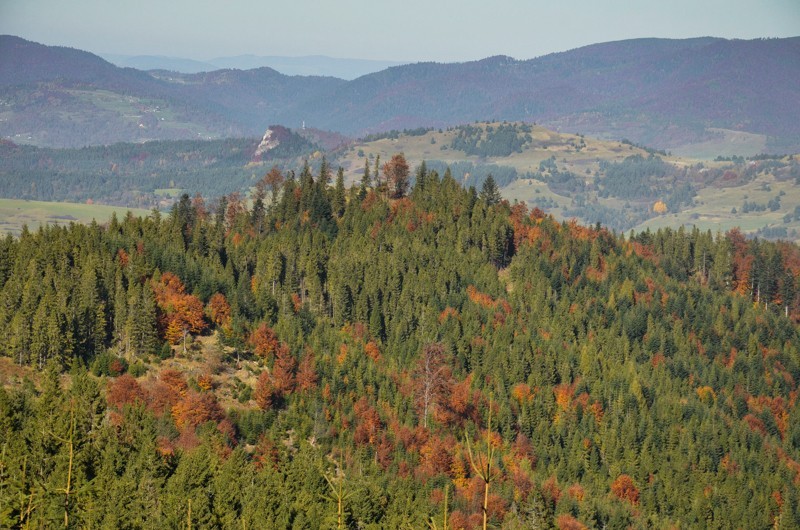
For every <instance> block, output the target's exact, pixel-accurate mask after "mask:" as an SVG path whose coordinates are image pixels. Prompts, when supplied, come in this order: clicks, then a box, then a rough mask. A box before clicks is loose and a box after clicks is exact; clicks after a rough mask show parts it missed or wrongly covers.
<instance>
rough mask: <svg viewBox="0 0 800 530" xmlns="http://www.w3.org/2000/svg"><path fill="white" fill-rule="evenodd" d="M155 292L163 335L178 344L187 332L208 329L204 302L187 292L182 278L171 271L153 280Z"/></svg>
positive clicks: (199, 331) (198, 331) (200, 331)
mask: <svg viewBox="0 0 800 530" xmlns="http://www.w3.org/2000/svg"><path fill="white" fill-rule="evenodd" d="M153 293H154V294H155V297H156V303H157V304H158V308H159V310H160V314H159V324H160V329H161V333H162V336H163V337H164V338H165V339H166V340H167V341H169V342H170V343H172V344H178V343H179V342H180V341H181V340H182V339H183V338H184V337H185V335H186V334H187V333H202V332H203V331H204V330H205V329H206V326H207V324H206V321H205V318H204V315H203V303H202V302H201V301H200V299H199V298H197V297H196V296H193V295H191V294H187V293H186V288H185V287H184V285H183V283H182V282H181V280H180V279H179V278H178V277H177V276H175V275H174V274H173V273H171V272H165V273H163V274H162V275H161V278H160V279H159V281H155V280H154V281H153Z"/></svg>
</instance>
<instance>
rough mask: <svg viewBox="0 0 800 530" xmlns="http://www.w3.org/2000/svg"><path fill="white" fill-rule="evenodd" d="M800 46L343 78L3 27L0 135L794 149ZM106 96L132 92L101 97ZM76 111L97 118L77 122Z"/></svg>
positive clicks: (668, 44) (610, 46)
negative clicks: (103, 52)
mask: <svg viewBox="0 0 800 530" xmlns="http://www.w3.org/2000/svg"><path fill="white" fill-rule="evenodd" d="M798 57H800V38H798V37H796V38H789V39H769V40H750V41H743V40H733V41H731V40H724V39H718V38H711V37H704V38H695V39H684V40H668V39H636V40H627V41H619V42H610V43H603V44H596V45H592V46H586V47H583V48H578V49H576V50H570V51H566V52H562V53H554V54H550V55H547V56H543V57H539V58H536V59H530V60H525V61H519V60H515V59H512V58H510V57H504V56H496V57H490V58H486V59H482V60H480V61H472V62H466V63H453V64H439V63H417V64H408V65H402V66H395V67H390V68H387V69H385V70H382V71H380V72H376V73H372V74H368V75H364V76H361V77H359V78H357V79H354V80H352V81H345V80H342V79H337V78H333V77H322V76H313V77H312V76H287V75H284V74H280V73H278V72H277V71H275V70H272V69H269V68H266V67H262V68H259V69H254V70H244V71H243V70H220V71H214V72H207V73H201V74H176V73H166V72H164V71H158V72H151V73H144V72H140V71H135V70H132V69H123V68H117V67H114V66H113V65H111V64H110V63H108V62H106V61H104V60H102V59H100V58H99V57H97V56H94V55H91V54H89V53H86V52H80V51H77V50H70V49H66V48H57V47H46V46H41V45H37V44H34V43H29V42H27V41H24V40H22V39H19V38H16V37H2V38H0V86H2V87H3V89H2V90H3V94H4V96H3V99H4V100H5V101H6V102H7V104H6V105H5V109H4V111H3V113H2V114H3V121H2V122H0V123H2V125H0V134H2V135H3V136H5V137H7V138H10V139H12V140H14V141H17V142H27V143H36V144H39V145H50V146H60V145H84V144H92V143H106V142H108V141H109V138H111V139H119V140H132V141H136V140H144V139H151V138H153V139H163V138H198V137H225V136H231V135H237V134H248V135H249V134H252V135H260V134H262V133H263V130H264V129H265V127H266V124H269V123H284V124H286V125H288V126H298V125H300V124H301V123H303V122H304V121H305V122H306V123H307V124H308V125H309V126H313V127H316V128H319V129H328V130H333V131H337V132H340V133H344V134H347V135H352V136H359V135H363V134H365V133H371V132H380V131H386V130H390V129H402V128H412V127H420V126H434V127H443V126H449V125H455V124H460V123H465V122H469V121H474V120H487V119H499V120H515V121H527V122H536V123H539V124H542V125H546V126H548V127H550V128H554V129H557V130H563V131H566V132H580V133H584V134H591V135H596V136H600V137H606V138H617V139H620V138H627V139H629V140H632V141H635V142H637V143H642V144H647V145H651V146H654V147H657V148H662V149H672V148H678V147H681V146H685V145H687V144H697V143H700V142H708V141H709V140H712V139H714V138H719V137H721V136H722V135H724V134H726V133H725V131H735V132H744V133H750V134H754V135H758V136H761V137H763V142H765V145H766V147H765V150H767V151H770V152H776V151H780V152H790V151H796V150H798V149H800V83H798V80H800V61H798V60H797V58H798ZM76 87H77V88H80V90H81V93H80V94H78V96H80V97H79V98H78V99H79V102H80V103H81V104H80V105H77V104H76V103H75V101H74V98H75V97H76V94H75V93H74V91H75V90H76ZM43 91H47V94H48V95H47V97H43V96H42V94H43ZM102 91H106V92H110V93H111V94H108V93H101V92H102ZM101 96H103V97H105V98H106V99H108V98H111V99H114V98H115V97H116V98H117V100H119V99H120V98H122V99H125V98H127V99H125V100H124V101H117V100H115V101H114V102H112V103H108V102H106V103H103V102H101V101H98V100H99V99H103V98H102V97H101ZM126 102H127V103H126ZM125 105H133V106H134V107H136V106H138V107H142V108H145V109H156V108H158V112H160V113H161V114H160V115H159V116H158V119H157V120H155V121H153V120H151V121H150V122H141V121H138V122H135V123H134V121H135V120H131V118H130V116H132V115H138V114H135V113H134V112H132V110H135V109H131V108H127V107H125ZM123 107H125V108H123ZM65 111H66V114H65ZM154 112H155V111H154ZM115 113H116V114H115ZM126 116H128V117H127V118H126ZM162 118H163V119H162ZM100 119H102V120H103V121H102V123H101V124H100V127H99V128H100V129H101V130H104V129H107V128H109V125H108V124H115V125H113V127H115V128H116V129H119V130H118V132H117V133H116V134H112V135H110V136H109V134H104V135H102V136H99V135H97V134H95V131H96V130H97V129H98V127H97V124H96V123H95V122H98V121H99V120H100ZM75 121H77V122H79V123H86V125H87V126H86V127H75V126H74V122H75ZM90 124H93V125H90Z"/></svg>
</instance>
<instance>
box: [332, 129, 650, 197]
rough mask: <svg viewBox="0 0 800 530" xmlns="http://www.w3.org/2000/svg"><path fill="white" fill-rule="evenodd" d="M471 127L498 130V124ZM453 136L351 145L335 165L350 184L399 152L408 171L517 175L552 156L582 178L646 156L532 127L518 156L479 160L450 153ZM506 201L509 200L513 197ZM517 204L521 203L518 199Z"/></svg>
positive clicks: (634, 149) (441, 134)
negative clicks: (466, 167) (436, 166)
mask: <svg viewBox="0 0 800 530" xmlns="http://www.w3.org/2000/svg"><path fill="white" fill-rule="evenodd" d="M475 125H476V126H477V125H480V126H483V127H485V126H487V125H492V126H494V127H498V126H499V125H501V123H499V122H496V123H489V124H485V123H484V124H475ZM456 134H457V132H456V131H455V130H450V131H448V130H442V131H441V132H439V131H438V130H435V129H434V130H433V131H429V132H427V133H425V134H423V135H420V136H400V137H399V138H397V139H389V138H384V139H381V140H376V141H373V142H364V143H357V144H353V145H352V146H351V147H350V148H349V149H348V150H347V152H345V153H344V154H343V155H342V156H341V157H340V158H339V164H340V165H341V166H342V168H343V169H344V170H345V181H346V182H348V183H351V182H357V181H358V180H360V178H361V175H362V174H363V170H364V160H365V158H368V159H369V160H370V163H371V164H370V171H372V169H373V166H372V164H374V160H375V157H376V156H378V155H380V157H381V161H383V162H385V161H387V160H389V158H391V157H392V155H394V154H396V153H400V152H402V153H403V154H404V155H405V157H406V160H407V161H408V163H409V165H410V166H411V167H412V168H415V167H416V166H418V165H419V164H420V163H421V162H422V161H423V160H442V161H445V162H460V161H469V162H473V163H475V164H496V165H498V166H509V167H513V168H514V169H516V170H517V172H519V173H520V174H525V173H527V172H535V171H538V169H539V163H540V162H542V161H543V160H546V159H548V158H550V157H553V156H555V157H556V160H557V162H558V165H559V168H561V169H568V170H570V171H573V172H575V173H580V174H586V171H587V170H589V173H594V171H596V170H597V169H598V167H599V162H600V160H607V161H610V162H611V161H622V160H623V159H625V158H626V157H628V156H631V155H635V154H640V155H642V156H647V152H646V151H644V150H642V149H639V148H638V147H634V146H631V145H625V144H622V143H620V142H615V141H606V140H598V139H595V138H589V137H580V136H578V135H576V134H565V133H558V132H555V131H551V130H549V129H545V128H544V127H539V126H536V125H534V126H532V131H531V136H532V137H533V143H532V144H531V145H528V146H526V147H525V149H523V150H522V152H521V153H512V154H511V155H510V156H505V157H492V158H482V157H478V156H470V155H467V154H466V153H464V152H462V151H457V150H454V149H452V148H451V147H450V144H451V143H452V141H453V139H454V138H455V136H456ZM581 140H583V141H584V142H585V143H586V147H583V148H581V149H577V148H576V146H577V145H578V144H580V142H581ZM359 153H361V156H359ZM510 198H511V199H512V200H513V199H514V198H516V197H510ZM520 200H522V199H521V198H520Z"/></svg>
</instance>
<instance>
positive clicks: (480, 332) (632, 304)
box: [0, 155, 800, 530]
mask: <svg viewBox="0 0 800 530" xmlns="http://www.w3.org/2000/svg"><path fill="white" fill-rule="evenodd" d="M392 164H393V167H394V168H395V169H396V171H394V172H393V173H392V175H393V178H394V179H395V180H394V182H393V184H394V183H397V182H401V181H402V180H403V179H404V178H405V176H406V175H405V172H404V170H403V168H404V167H406V166H405V163H404V162H403V160H402V157H400V156H399V155H397V157H393V161H392ZM282 177H285V180H284V179H283V178H282ZM330 177H332V174H331V171H330V168H329V167H326V166H322V167H320V169H319V170H312V169H311V168H310V167H308V166H305V165H304V166H302V167H297V168H295V173H292V172H288V171H287V172H285V173H280V172H278V173H273V174H271V175H270V177H269V179H267V180H266V181H265V184H266V186H267V187H265V188H261V192H262V193H261V195H259V199H256V200H255V201H253V203H252V205H251V204H248V203H247V202H245V201H243V200H241V197H240V196H236V195H231V196H228V197H227V198H226V199H225V200H224V201H221V202H220V203H219V204H218V205H217V206H216V207H215V208H210V205H208V204H206V203H205V202H204V201H203V200H202V198H194V199H190V198H189V197H182V198H181V199H180V200H178V201H177V202H176V203H175V204H174V207H173V208H172V209H171V211H170V213H169V214H168V215H162V214H159V213H158V212H154V213H152V214H151V215H149V216H148V217H146V218H138V217H135V216H133V215H131V216H126V217H125V218H124V219H116V218H115V219H112V220H111V221H110V222H109V223H107V224H98V223H93V224H91V225H88V226H84V225H70V226H68V227H61V226H51V227H45V228H43V229H41V230H37V231H30V232H25V233H23V234H22V235H21V236H20V237H19V238H12V237H7V238H3V239H0V357H3V359H2V360H0V440H3V442H4V443H3V451H2V455H3V456H2V464H3V465H2V469H0V479H2V480H1V481H0V498H1V499H16V500H17V502H7V503H4V504H3V505H2V506H3V509H2V510H0V525H2V526H4V527H14V526H27V525H28V524H29V523H32V525H33V526H36V527H56V526H61V525H64V522H65V521H68V524H67V525H65V526H76V527H84V526H85V527H92V528H95V527H101V526H109V527H114V528H121V527H137V526H141V527H148V526H149V527H152V528H178V527H181V526H183V525H186V527H188V526H192V527H203V528H226V529H227V528H230V529H235V528H242V527H246V528H252V527H264V528H274V529H287V530H288V529H295V528H319V527H321V528H326V527H327V528H335V527H346V528H358V527H362V528H425V527H426V526H428V525H430V526H434V524H435V525H437V526H438V525H440V523H441V526H446V527H449V528H452V529H456V528H459V529H470V530H473V529H476V528H481V527H482V526H483V525H482V522H483V519H484V517H485V518H486V519H487V523H488V524H489V525H491V527H493V528H502V529H503V530H517V529H521V528H530V527H532V526H535V525H541V526H545V527H547V528H561V529H567V528H570V529H582V528H603V527H606V528H620V529H622V528H630V527H634V528H640V527H655V528H672V527H691V528H694V527H704V526H707V525H708V523H709V522H713V524H714V525H718V526H721V527H733V526H737V527H741V528H743V529H747V530H749V529H760V528H766V527H773V526H776V527H778V528H780V527H782V526H783V527H788V528H796V527H798V524H799V523H800V495H799V493H800V492H798V484H799V483H800V421H798V420H800V407H799V406H798V404H797V385H798V381H800V358H799V357H798V344H800V328H798V325H797V323H798V321H800V285H798V278H800V249H798V247H797V246H795V245H791V244H786V243H770V242H764V241H757V240H753V241H748V240H746V239H745V238H744V237H743V236H742V234H741V233H740V232H738V231H731V232H730V233H728V234H725V235H722V234H720V235H716V236H715V235H713V234H711V233H710V232H703V231H700V230H682V229H681V230H660V231H656V232H653V233H646V234H640V235H638V236H635V237H631V238H626V237H625V236H621V235H615V234H613V233H611V232H610V231H609V230H607V229H605V228H602V227H599V228H598V227H595V228H592V227H585V226H582V225H580V224H579V223H576V222H559V221H557V220H555V219H553V218H552V217H550V216H548V215H546V214H544V213H542V212H541V211H540V210H537V209H535V208H534V209H530V208H528V207H526V206H525V205H524V204H515V205H510V204H508V203H506V202H503V201H498V199H497V197H496V196H495V195H494V194H492V193H487V192H484V191H485V190H481V191H482V192H481V193H473V192H471V191H469V190H465V189H464V188H463V187H462V186H460V185H459V184H458V183H457V182H456V181H455V180H454V179H453V178H451V177H450V176H448V175H444V176H440V175H437V174H436V173H433V172H427V171H420V172H419V174H418V178H417V180H416V182H415V183H414V185H413V186H409V187H408V188H405V187H403V186H395V185H393V186H387V185H385V184H384V183H383V182H381V183H380V184H377V185H375V186H365V188H364V189H359V188H353V189H352V190H350V191H347V190H345V189H344V186H343V185H342V184H341V182H340V181H338V179H337V182H336V184H335V185H334V186H329V185H327V182H328V179H329V178H330ZM270 187H271V188H272V189H270ZM267 192H270V193H272V192H274V196H275V200H274V201H272V202H271V204H269V205H265V202H264V201H263V200H260V199H263V198H266V194H267ZM480 462H483V464H480ZM473 463H475V464H476V465H474V466H473ZM484 466H485V467H484ZM445 520H446V521H447V523H446V524H445Z"/></svg>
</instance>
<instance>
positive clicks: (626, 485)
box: [611, 474, 639, 506]
mask: <svg viewBox="0 0 800 530" xmlns="http://www.w3.org/2000/svg"><path fill="white" fill-rule="evenodd" d="M611 493H613V494H614V495H616V496H617V498H618V499H621V500H624V501H628V502H630V503H631V504H633V505H634V506H636V505H637V504H639V490H638V489H637V488H636V485H635V484H634V483H633V479H632V478H631V477H630V475H625V474H622V475H620V476H618V477H617V478H616V480H614V482H613V483H612V484H611Z"/></svg>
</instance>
